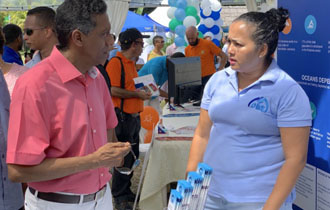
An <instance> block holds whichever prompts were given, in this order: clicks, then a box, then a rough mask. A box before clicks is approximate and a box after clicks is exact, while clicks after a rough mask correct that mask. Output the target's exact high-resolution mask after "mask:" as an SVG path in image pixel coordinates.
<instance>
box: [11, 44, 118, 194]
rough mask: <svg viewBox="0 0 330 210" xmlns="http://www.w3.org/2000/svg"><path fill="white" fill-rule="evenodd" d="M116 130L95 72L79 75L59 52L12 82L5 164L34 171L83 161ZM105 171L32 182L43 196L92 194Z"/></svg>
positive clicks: (110, 106) (102, 182)
mask: <svg viewBox="0 0 330 210" xmlns="http://www.w3.org/2000/svg"><path fill="white" fill-rule="evenodd" d="M116 125H117V118H116V115H115V112H114V107H113V104H112V100H111V97H110V95H109V90H108V87H107V85H106V83H105V81H104V79H103V77H102V75H101V74H98V71H97V70H96V69H95V68H93V69H91V70H90V71H89V72H88V73H86V74H85V75H82V74H81V73H80V72H79V71H78V70H77V69H76V68H75V67H74V66H73V65H72V64H71V63H70V62H69V61H68V60H67V59H66V58H65V57H64V56H63V55H62V54H61V53H60V52H59V51H58V50H57V49H56V47H55V48H54V49H53V52H52V54H51V55H50V56H49V57H48V58H46V59H45V60H43V61H42V62H40V63H39V64H37V65H36V66H34V67H33V68H31V69H30V70H29V71H27V72H26V73H25V74H24V75H22V76H21V77H20V78H19V79H18V80H17V82H16V86H15V88H14V92H13V96H12V103H11V106H10V119H9V131H8V150H7V163H11V164H18V165H38V164H40V163H41V162H42V161H43V160H45V159H46V158H65V157H75V156H85V155H87V154H90V153H93V152H94V151H96V150H97V149H98V148H99V147H101V146H102V145H104V144H105V143H106V142H107V129H110V128H114V127H115V126H116ZM108 171H109V169H108V168H99V169H95V170H87V171H83V172H80V173H76V174H72V175H69V176H66V177H63V178H59V179H55V180H49V181H43V182H31V183H28V185H29V186H31V187H33V188H35V189H37V190H39V191H42V192H70V193H78V194H86V193H93V192H96V191H97V190H99V189H100V188H102V187H103V186H104V185H105V184H106V183H107V182H108V181H109V180H110V178H111V177H110V174H109V172H108Z"/></svg>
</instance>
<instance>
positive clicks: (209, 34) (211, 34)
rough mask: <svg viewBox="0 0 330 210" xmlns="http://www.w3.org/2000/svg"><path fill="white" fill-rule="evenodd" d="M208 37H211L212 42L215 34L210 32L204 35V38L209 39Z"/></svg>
mask: <svg viewBox="0 0 330 210" xmlns="http://www.w3.org/2000/svg"><path fill="white" fill-rule="evenodd" d="M207 36H209V37H211V40H212V39H213V38H214V34H213V33H212V32H210V31H208V32H206V33H205V34H204V37H207Z"/></svg>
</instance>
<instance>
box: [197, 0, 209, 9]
mask: <svg viewBox="0 0 330 210" xmlns="http://www.w3.org/2000/svg"><path fill="white" fill-rule="evenodd" d="M197 2H198V1H197ZM207 7H210V1H209V0H203V1H202V2H201V8H202V9H205V8H207Z"/></svg>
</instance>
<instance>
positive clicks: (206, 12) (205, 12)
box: [202, 7, 212, 17]
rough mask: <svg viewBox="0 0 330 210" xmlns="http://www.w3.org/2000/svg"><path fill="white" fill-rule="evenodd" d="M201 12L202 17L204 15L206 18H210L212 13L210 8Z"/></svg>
mask: <svg viewBox="0 0 330 210" xmlns="http://www.w3.org/2000/svg"><path fill="white" fill-rule="evenodd" d="M202 11H203V15H205V16H206V17H208V16H210V15H211V13H212V10H211V8H210V7H206V8H204V9H203V10H202Z"/></svg>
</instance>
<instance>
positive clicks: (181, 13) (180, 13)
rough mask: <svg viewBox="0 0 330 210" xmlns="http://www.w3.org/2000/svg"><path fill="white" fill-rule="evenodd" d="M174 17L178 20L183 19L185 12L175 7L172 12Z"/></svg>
mask: <svg viewBox="0 0 330 210" xmlns="http://www.w3.org/2000/svg"><path fill="white" fill-rule="evenodd" d="M174 17H175V18H176V19H177V20H179V21H183V20H184V18H185V17H186V12H185V11H184V9H181V8H177V9H176V10H175V12H174Z"/></svg>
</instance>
